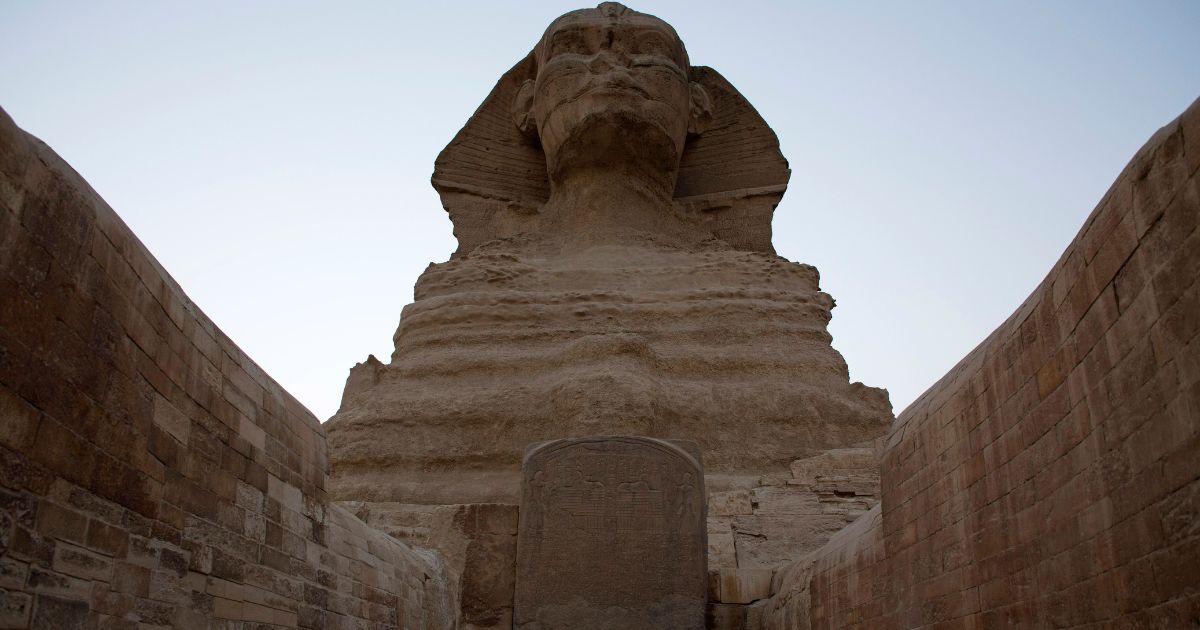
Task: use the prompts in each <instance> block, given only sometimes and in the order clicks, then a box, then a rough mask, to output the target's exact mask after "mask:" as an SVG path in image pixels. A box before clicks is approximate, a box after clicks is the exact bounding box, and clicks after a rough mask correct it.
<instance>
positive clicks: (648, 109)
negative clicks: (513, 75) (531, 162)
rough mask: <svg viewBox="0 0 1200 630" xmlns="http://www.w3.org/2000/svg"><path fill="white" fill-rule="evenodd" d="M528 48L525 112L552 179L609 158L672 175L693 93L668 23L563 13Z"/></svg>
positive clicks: (602, 163) (607, 163)
mask: <svg viewBox="0 0 1200 630" xmlns="http://www.w3.org/2000/svg"><path fill="white" fill-rule="evenodd" d="M535 54H536V55H537V60H538V74H537V79H536V81H535V82H534V84H533V85H532V86H531V87H532V102H531V112H530V113H531V115H532V117H533V119H534V121H535V122H536V124H537V130H538V136H539V138H540V139H541V142H542V148H543V150H544V151H545V153H546V159H547V167H548V170H549V174H550V178H551V180H552V181H554V180H555V179H559V178H561V177H562V176H563V175H564V174H566V173H568V172H570V171H572V170H576V169H586V168H588V167H592V166H612V165H614V164H638V165H640V166H643V167H648V168H651V169H655V170H658V171H661V172H663V173H670V174H671V176H672V177H673V174H674V171H675V169H676V168H677V166H678V163H679V157H680V155H681V154H682V153H683V146H684V142H685V141H686V138H687V133H688V122H689V116H690V110H691V104H692V98H691V86H690V84H689V82H688V76H687V67H688V66H687V56H686V53H685V52H684V50H683V46H682V45H681V44H680V43H679V39H678V37H677V36H676V35H675V32H674V31H673V30H672V29H671V27H670V26H668V25H667V24H666V23H665V22H663V21H661V20H659V19H658V18H655V17H653V16H648V15H643V14H633V13H627V14H624V15H622V16H620V17H612V16H608V15H604V14H602V13H601V12H599V11H580V12H575V13H570V14H567V15H566V16H563V17H562V18H560V19H559V20H557V21H556V22H555V23H554V24H552V25H551V26H550V28H549V29H548V30H547V31H546V34H545V36H544V37H543V38H542V41H541V43H540V44H539V45H538V48H537V50H536V52H535Z"/></svg>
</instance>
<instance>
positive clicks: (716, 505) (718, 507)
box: [708, 490, 754, 516]
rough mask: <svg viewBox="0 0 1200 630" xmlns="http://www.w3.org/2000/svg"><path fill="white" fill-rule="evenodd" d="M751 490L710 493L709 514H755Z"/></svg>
mask: <svg viewBox="0 0 1200 630" xmlns="http://www.w3.org/2000/svg"><path fill="white" fill-rule="evenodd" d="M752 503H753V501H752V499H751V495H750V491H749V490H729V491H727V492H714V493H712V494H710V495H708V514H709V516H737V515H739V514H753V513H754V507H753V506H752Z"/></svg>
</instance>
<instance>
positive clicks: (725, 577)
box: [716, 569, 775, 604]
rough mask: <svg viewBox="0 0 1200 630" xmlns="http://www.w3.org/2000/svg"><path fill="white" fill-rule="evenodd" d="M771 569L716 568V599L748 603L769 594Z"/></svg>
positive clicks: (764, 597) (729, 602)
mask: <svg viewBox="0 0 1200 630" xmlns="http://www.w3.org/2000/svg"><path fill="white" fill-rule="evenodd" d="M774 574H775V572H774V571H773V570H771V569H718V570H717V593H716V601H719V602H721V603H724V604H749V603H750V602H754V601H757V600H760V599H766V598H768V597H770V596H771V578H772V576H774Z"/></svg>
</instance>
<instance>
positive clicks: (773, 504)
mask: <svg viewBox="0 0 1200 630" xmlns="http://www.w3.org/2000/svg"><path fill="white" fill-rule="evenodd" d="M753 495H754V514H765V515H774V516H785V515H801V516H811V515H815V514H821V513H822V511H823V510H822V508H821V502H820V500H819V499H818V497H817V495H816V494H814V493H813V492H811V491H809V490H807V489H805V488H803V487H798V486H787V485H784V486H764V487H759V488H755V489H754V493H753Z"/></svg>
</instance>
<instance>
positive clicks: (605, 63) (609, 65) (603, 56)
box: [588, 50, 629, 74]
mask: <svg viewBox="0 0 1200 630" xmlns="http://www.w3.org/2000/svg"><path fill="white" fill-rule="evenodd" d="M628 66H629V64H627V63H626V62H625V59H624V58H622V56H620V55H618V54H616V53H613V52H610V51H607V50H602V51H600V52H598V53H596V54H595V55H594V56H593V57H592V60H591V61H590V62H589V63H588V69H589V70H591V71H592V74H601V73H604V72H608V71H610V70H613V69H615V68H622V69H624V68H627V67H628Z"/></svg>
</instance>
